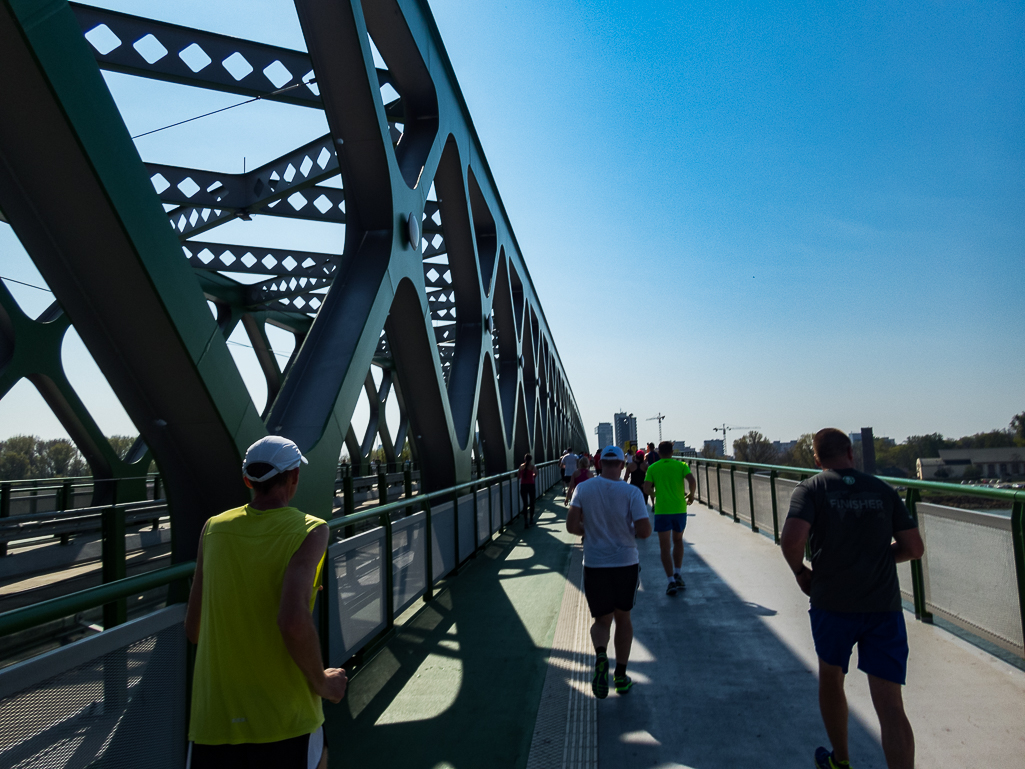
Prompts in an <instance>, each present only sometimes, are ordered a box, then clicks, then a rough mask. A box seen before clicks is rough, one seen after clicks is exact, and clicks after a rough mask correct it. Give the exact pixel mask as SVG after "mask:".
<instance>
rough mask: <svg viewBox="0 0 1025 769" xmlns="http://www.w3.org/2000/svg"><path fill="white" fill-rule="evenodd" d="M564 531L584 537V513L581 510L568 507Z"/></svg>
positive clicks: (572, 506) (571, 506)
mask: <svg viewBox="0 0 1025 769" xmlns="http://www.w3.org/2000/svg"><path fill="white" fill-rule="evenodd" d="M566 531H568V532H569V533H570V534H579V535H580V536H581V537H582V536H584V511H583V509H582V508H579V507H576V506H575V505H570V507H569V512H568V513H566Z"/></svg>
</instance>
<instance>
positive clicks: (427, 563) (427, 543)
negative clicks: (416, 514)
mask: <svg viewBox="0 0 1025 769" xmlns="http://www.w3.org/2000/svg"><path fill="white" fill-rule="evenodd" d="M420 505H421V508H422V509H423V511H424V518H425V522H424V568H425V569H426V572H427V573H426V575H425V576H426V579H425V580H424V582H425V583H426V585H427V587H426V589H425V590H424V603H430V602H431V601H432V600H434V520H433V519H432V518H431V500H430V499H428V497H427V495H426V494H425V495H424V498H423V499H422V500H421V503H420Z"/></svg>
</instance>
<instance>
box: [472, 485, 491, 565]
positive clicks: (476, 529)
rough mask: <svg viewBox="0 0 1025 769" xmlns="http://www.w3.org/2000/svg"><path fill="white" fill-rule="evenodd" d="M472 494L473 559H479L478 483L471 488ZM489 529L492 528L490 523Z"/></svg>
mask: <svg viewBox="0 0 1025 769" xmlns="http://www.w3.org/2000/svg"><path fill="white" fill-rule="evenodd" d="M470 493H471V494H473V557H474V558H476V557H477V550H478V549H480V511H479V510H478V509H477V482H476V481H474V482H473V485H472V486H470ZM488 528H489V529H490V528H491V524H490V521H489V522H488Z"/></svg>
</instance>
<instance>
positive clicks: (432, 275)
mask: <svg viewBox="0 0 1025 769" xmlns="http://www.w3.org/2000/svg"><path fill="white" fill-rule="evenodd" d="M437 279H438V271H437V270H435V269H434V268H433V267H431V269H429V270H428V271H427V280H429V281H430V282H431V283H433V282H434V281H436V280H437Z"/></svg>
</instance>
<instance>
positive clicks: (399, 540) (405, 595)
mask: <svg viewBox="0 0 1025 769" xmlns="http://www.w3.org/2000/svg"><path fill="white" fill-rule="evenodd" d="M426 541H427V516H426V514H424V513H416V514H415V515H411V516H410V517H409V518H405V519H403V520H401V521H399V522H397V523H395V524H394V525H393V526H392V603H393V604H394V606H395V613H396V614H399V613H400V612H402V611H404V610H405V609H406V608H407V607H408V606H410V605H411V604H412V603H413V602H414V601H415V600H416V599H417V598H419V597H420V596H422V595H423V594H424V591H425V590H426V589H427V549H426V548H425V547H424V544H425V543H426Z"/></svg>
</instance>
